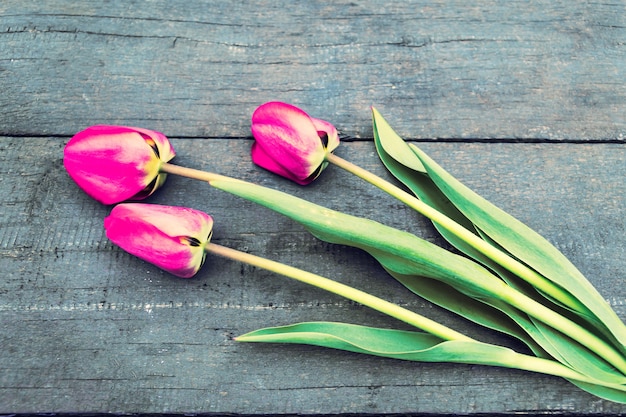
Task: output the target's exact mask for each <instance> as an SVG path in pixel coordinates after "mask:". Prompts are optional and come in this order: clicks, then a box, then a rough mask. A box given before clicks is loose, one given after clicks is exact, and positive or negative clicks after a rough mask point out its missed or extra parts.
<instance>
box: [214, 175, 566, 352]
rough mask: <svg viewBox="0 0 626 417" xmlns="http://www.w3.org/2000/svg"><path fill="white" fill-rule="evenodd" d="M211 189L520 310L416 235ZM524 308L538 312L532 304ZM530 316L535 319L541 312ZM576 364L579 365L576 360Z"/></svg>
mask: <svg viewBox="0 0 626 417" xmlns="http://www.w3.org/2000/svg"><path fill="white" fill-rule="evenodd" d="M211 185H212V186H213V187H215V188H218V189H221V190H224V191H227V192H229V193H232V194H234V195H238V196H241V197H244V198H246V199H247V200H250V201H253V202H256V203H258V204H260V205H263V206H266V207H268V208H270V209H272V210H274V211H276V212H278V213H282V214H284V215H286V216H287V217H290V218H291V219H294V220H296V221H298V222H300V223H301V224H302V225H304V226H305V227H306V228H307V229H308V230H309V231H310V232H311V233H312V234H313V235H315V236H316V237H318V238H319V239H321V240H324V241H326V242H330V243H337V244H343V245H348V246H352V247H356V248H360V249H363V250H365V251H366V252H368V253H369V254H370V255H372V256H373V257H374V258H376V260H378V262H380V263H381V265H382V266H383V267H384V268H385V269H386V270H387V271H390V272H393V273H394V274H399V275H416V276H424V277H427V278H432V279H435V280H438V281H441V282H443V283H446V284H448V285H450V286H452V287H454V288H456V289H457V291H459V292H461V293H463V294H465V295H467V296H469V297H471V298H473V299H475V300H477V301H480V302H482V303H485V304H487V305H490V306H492V307H495V308H499V309H502V311H503V312H504V313H505V314H510V312H511V311H517V310H515V309H511V308H510V306H508V304H506V303H504V302H503V301H502V298H506V297H505V295H509V296H510V295H511V288H510V287H509V286H508V285H507V284H506V283H504V282H503V281H502V280H500V279H499V278H498V277H496V276H495V275H493V274H492V273H490V272H489V271H487V270H486V269H485V268H483V267H482V266H480V265H479V264H477V263H476V262H474V261H472V260H470V259H467V258H465V257H462V256H459V255H456V254H453V253H451V252H449V251H446V250H445V249H442V248H440V247H439V246H437V245H434V244H432V243H430V242H427V241H426V240H424V239H421V238H419V237H417V236H415V235H413V234H411V233H408V232H404V231H401V230H398V229H395V228H392V227H389V226H385V225H383V224H381V223H378V222H375V221H373V220H369V219H364V218H361V217H356V216H351V215H348V214H345V213H341V212H337V211H334V210H330V209H326V208H324V207H321V206H319V205H316V204H313V203H310V202H308V201H306V200H302V199H300V198H297V197H294V196H292V195H290V194H287V193H283V192H281V191H277V190H273V189H270V188H266V187H261V186H259V185H256V184H251V183H246V182H243V181H238V180H232V179H219V180H218V179H216V180H213V181H211ZM509 301H511V300H510V299H509ZM524 307H525V308H527V309H530V310H534V308H531V306H530V305H527V306H524ZM527 313H528V314H536V311H527ZM468 318H470V319H472V317H468ZM514 319H515V318H514ZM531 330H532V329H531ZM533 333H535V332H533ZM531 336H533V334H531ZM540 340H541V339H540ZM542 343H543V342H542ZM565 353H567V352H565ZM571 363H572V364H575V361H571Z"/></svg>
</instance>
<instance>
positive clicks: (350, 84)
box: [0, 0, 626, 140]
mask: <svg viewBox="0 0 626 417" xmlns="http://www.w3.org/2000/svg"><path fill="white" fill-rule="evenodd" d="M388 3H389V2H382V1H376V0H370V1H362V2H352V1H339V2H332V3H330V2H325V1H302V2H298V3H297V4H293V3H292V2H289V1H286V0H281V1H274V0H272V1H267V0H265V1H252V2H250V1H224V2H220V1H176V2H173V1H171V0H157V1H149V2H142V1H107V2H75V1H67V0H48V1H46V2H40V1H34V0H30V1H24V0H4V1H3V2H2V3H0V18H1V20H0V82H2V94H1V95H0V107H2V108H3V109H8V112H7V111H6V110H5V115H4V120H3V122H4V123H2V124H0V126H2V128H3V129H2V130H3V132H2V133H7V134H25V135H40V134H61V135H71V134H73V133H74V132H75V131H76V129H77V128H78V127H81V126H86V125H91V124H93V121H94V119H98V121H100V122H102V123H129V122H132V123H135V124H137V125H142V126H143V125H150V126H153V127H155V128H156V127H160V128H162V129H163V130H166V131H169V132H174V133H175V134H178V135H181V136H200V137H206V136H211V137H221V136H227V137H232V136H242V135H247V134H248V132H249V126H248V119H249V117H250V114H251V112H252V110H253V109H254V108H255V107H256V106H257V105H258V104H259V103H261V102H264V101H267V100H270V99H280V100H283V101H288V102H293V103H296V104H300V105H302V106H304V107H306V108H307V110H309V111H311V112H312V113H314V114H317V115H318V117H322V116H324V117H327V118H332V120H333V121H334V122H335V123H336V124H337V126H338V127H339V128H340V129H341V130H343V131H345V132H347V133H348V134H350V135H353V136H362V137H369V136H370V131H369V123H368V121H369V113H368V107H369V106H370V105H371V104H375V105H377V106H378V107H380V110H381V111H383V114H386V113H388V114H392V115H393V116H394V119H393V120H394V121H395V124H394V125H395V126H397V128H398V130H399V133H400V134H402V135H405V136H407V137H415V138H453V139H456V138H540V139H542V138H548V139H556V140H559V139H580V140H595V139H620V140H623V139H624V131H625V130H626V122H625V121H624V114H626V104H625V103H626V85H625V84H624V79H625V78H626V63H625V59H624V55H625V52H624V49H625V48H626V46H625V42H626V5H625V3H624V2H623V1H615V2H588V1H552V0H545V1H532V2H527V1H504V0H501V1H478V2H477V1H474V2H467V1H465V0H458V1H432V0H431V1H427V0H415V1H401V2H400V1H394V2H391V4H388Z"/></svg>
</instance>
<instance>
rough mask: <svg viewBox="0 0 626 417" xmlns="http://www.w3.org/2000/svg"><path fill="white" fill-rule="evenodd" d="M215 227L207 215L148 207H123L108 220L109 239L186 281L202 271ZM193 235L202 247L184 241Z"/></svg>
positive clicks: (140, 205) (120, 206) (116, 210)
mask: <svg viewBox="0 0 626 417" xmlns="http://www.w3.org/2000/svg"><path fill="white" fill-rule="evenodd" d="M177 216H181V217H177ZM172 223H174V224H172ZM163 226H165V229H163ZM211 226H212V219H211V217H210V216H208V215H207V214H206V213H202V212H199V211H196V210H192V209H185V208H181V207H168V206H156V205H154V206H152V205H148V204H120V205H118V206H116V207H115V208H114V209H113V210H112V211H111V214H110V215H109V216H108V217H107V218H106V219H105V220H104V227H105V229H106V234H107V237H108V238H109V239H110V240H111V241H112V242H113V243H115V244H116V245H118V246H120V247H121V248H122V249H124V250H125V251H127V252H128V253H130V254H132V255H135V256H137V257H139V258H141V259H143V260H145V261H147V262H150V263H152V264H154V265H156V266H157V267H159V268H161V269H163V270H166V271H168V272H170V273H172V274H174V275H176V276H179V277H182V278H190V277H192V276H193V275H195V274H196V272H197V271H198V270H199V269H200V267H201V265H202V260H203V258H204V245H203V243H206V241H207V239H208V237H209V235H210V232H211ZM178 232H183V234H178ZM187 232H192V234H188V233H187ZM189 236H190V237H194V238H196V239H198V240H199V241H200V242H201V243H202V244H201V246H190V245H189V244H188V243H186V241H185V239H184V238H186V237H189Z"/></svg>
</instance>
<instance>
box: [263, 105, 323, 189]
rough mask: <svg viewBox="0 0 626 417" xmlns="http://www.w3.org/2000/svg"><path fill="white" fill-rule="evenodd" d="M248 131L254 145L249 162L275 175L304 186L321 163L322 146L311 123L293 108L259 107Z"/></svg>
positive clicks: (304, 114) (308, 118) (303, 113)
mask: <svg viewBox="0 0 626 417" xmlns="http://www.w3.org/2000/svg"><path fill="white" fill-rule="evenodd" d="M251 130H252V134H253V136H254V138H255V144H256V146H255V151H254V152H255V153H254V154H253V155H252V159H253V161H254V162H255V163H258V164H259V165H260V166H263V167H264V168H266V169H268V170H270V171H272V172H275V173H277V174H279V175H283V176H286V177H287V178H290V179H292V180H294V181H296V182H299V183H302V182H306V183H308V182H310V181H307V179H308V178H309V177H310V175H311V174H312V173H313V172H315V171H316V170H317V168H318V167H319V166H320V165H321V164H322V163H323V161H324V155H325V151H324V147H323V145H322V142H321V140H320V138H319V136H318V133H317V129H316V127H315V125H314V124H313V121H312V120H311V118H310V117H309V116H308V115H307V114H306V113H305V112H303V111H302V110H300V109H299V108H297V107H295V106H292V105H290V104H286V103H281V102H269V103H265V104H263V105H261V106H259V107H258V108H257V109H256V111H255V112H254V114H253V115H252V127H251ZM259 149H260V150H259ZM270 160H272V161H273V163H272V162H269V161H270ZM279 167H280V168H279ZM285 173H289V174H285Z"/></svg>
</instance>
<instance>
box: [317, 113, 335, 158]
mask: <svg viewBox="0 0 626 417" xmlns="http://www.w3.org/2000/svg"><path fill="white" fill-rule="evenodd" d="M311 121H312V122H313V125H314V126H315V129H317V131H318V136H319V132H324V133H326V135H327V137H328V144H327V145H326V152H332V151H334V150H335V149H336V148H337V147H338V146H339V134H338V133H337V129H336V128H335V126H333V125H332V124H330V123H328V122H327V121H325V120H321V119H315V118H313V117H311Z"/></svg>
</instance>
